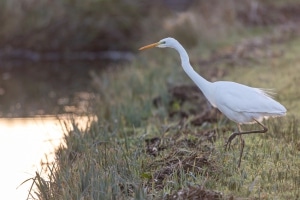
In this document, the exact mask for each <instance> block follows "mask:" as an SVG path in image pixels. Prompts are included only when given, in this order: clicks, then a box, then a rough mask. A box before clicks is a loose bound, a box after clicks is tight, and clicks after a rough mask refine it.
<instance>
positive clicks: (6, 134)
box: [0, 62, 103, 200]
mask: <svg viewBox="0 0 300 200" xmlns="http://www.w3.org/2000/svg"><path fill="white" fill-rule="evenodd" d="M101 66H103V64H101V63H79V62H76V63H27V64H24V62H16V63H1V62H0V158H1V165H0V177H1V179H0V189H1V193H0V199H13V200H14V199H26V198H27V195H28V190H29V188H30V186H31V183H32V182H31V181H29V182H26V183H24V184H23V185H21V186H20V187H18V186H19V185H20V184H21V183H22V182H23V181H25V180H27V179H29V178H32V177H34V176H35V172H36V171H41V170H42V165H41V163H43V162H47V161H48V162H53V161H54V150H55V148H57V147H58V146H59V145H62V137H63V134H64V133H66V131H65V130H64V129H65V127H62V125H61V123H60V121H59V120H58V119H57V118H56V117H54V116H58V115H59V118H60V119H61V120H68V117H66V113H68V114H74V113H75V114H77V116H79V115H80V116H82V115H83V113H87V112H89V110H88V109H89V106H90V105H89V102H90V100H91V99H92V98H93V96H94V94H95V93H96V92H97V88H95V85H93V84H94V82H93V80H92V78H91V76H90V74H91V73H93V74H98V73H99V71H101V70H102V69H101ZM37 116H39V117H37ZM88 119H90V118H88V117H83V118H82V117H81V118H76V120H77V121H78V122H80V125H81V127H82V128H83V129H84V128H86V126H87V125H88V121H89V120H88ZM45 155H46V156H45ZM46 157H47V159H46Z"/></svg>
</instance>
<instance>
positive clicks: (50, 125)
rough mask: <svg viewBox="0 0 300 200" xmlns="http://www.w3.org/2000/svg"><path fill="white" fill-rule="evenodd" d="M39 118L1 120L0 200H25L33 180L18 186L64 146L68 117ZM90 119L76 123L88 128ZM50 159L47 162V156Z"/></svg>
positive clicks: (69, 124)
mask: <svg viewBox="0 0 300 200" xmlns="http://www.w3.org/2000/svg"><path fill="white" fill-rule="evenodd" d="M59 119H60V120H58V118H57V117H37V118H9V119H7V118H0V158H1V165H0V177H1V179H0V188H1V193H0V199H21V200H22V199H26V198H27V195H28V191H29V188H30V186H31V184H32V181H28V182H26V183H24V184H22V185H21V186H20V187H18V186H19V185H20V184H21V183H22V182H23V181H25V180H26V179H29V178H32V177H34V176H35V172H36V171H41V170H42V166H41V161H42V162H47V161H48V162H53V161H54V150H55V148H56V147H58V146H59V145H60V144H62V137H63V134H64V133H65V130H66V127H64V125H62V123H61V121H66V122H68V123H67V125H68V126H69V127H68V128H71V123H70V121H69V118H68V117H66V116H60V117H59ZM89 119H90V118H89V117H76V118H74V120H75V121H76V123H78V125H79V127H80V128H81V129H84V128H86V127H87V125H88V123H89V122H90V120H89ZM45 155H46V156H47V159H46V156H45Z"/></svg>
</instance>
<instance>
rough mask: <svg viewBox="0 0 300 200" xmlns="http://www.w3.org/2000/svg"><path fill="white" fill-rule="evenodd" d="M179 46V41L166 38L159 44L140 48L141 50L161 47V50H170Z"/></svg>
mask: <svg viewBox="0 0 300 200" xmlns="http://www.w3.org/2000/svg"><path fill="white" fill-rule="evenodd" d="M177 44H178V41H177V40H175V39H174V38H170V37H168V38H164V39H162V40H160V41H159V42H156V43H153V44H149V45H146V46H143V47H141V48H139V50H144V49H149V48H153V47H159V48H166V47H170V48H175V46H176V45H177Z"/></svg>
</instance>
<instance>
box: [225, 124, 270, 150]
mask: <svg viewBox="0 0 300 200" xmlns="http://www.w3.org/2000/svg"><path fill="white" fill-rule="evenodd" d="M253 120H254V121H256V122H257V123H258V124H259V125H260V126H262V127H263V129H262V130H253V131H243V132H242V131H239V132H234V133H232V134H231V135H230V136H229V138H228V140H227V142H226V144H225V150H227V147H230V144H231V141H232V140H233V139H234V138H235V137H236V136H238V135H244V134H250V133H265V132H267V131H268V128H267V127H266V126H265V125H263V124H262V123H260V122H259V121H257V120H256V119H253ZM238 126H239V125H238ZM239 129H240V128H239Z"/></svg>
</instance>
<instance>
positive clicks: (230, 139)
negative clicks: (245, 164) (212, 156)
mask: <svg viewBox="0 0 300 200" xmlns="http://www.w3.org/2000/svg"><path fill="white" fill-rule="evenodd" d="M235 136H236V134H235V133H233V134H232V135H230V137H229V138H228V140H227V142H226V144H225V145H224V147H225V151H228V150H229V149H230V147H231V141H232V140H233V139H234V138H235Z"/></svg>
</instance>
